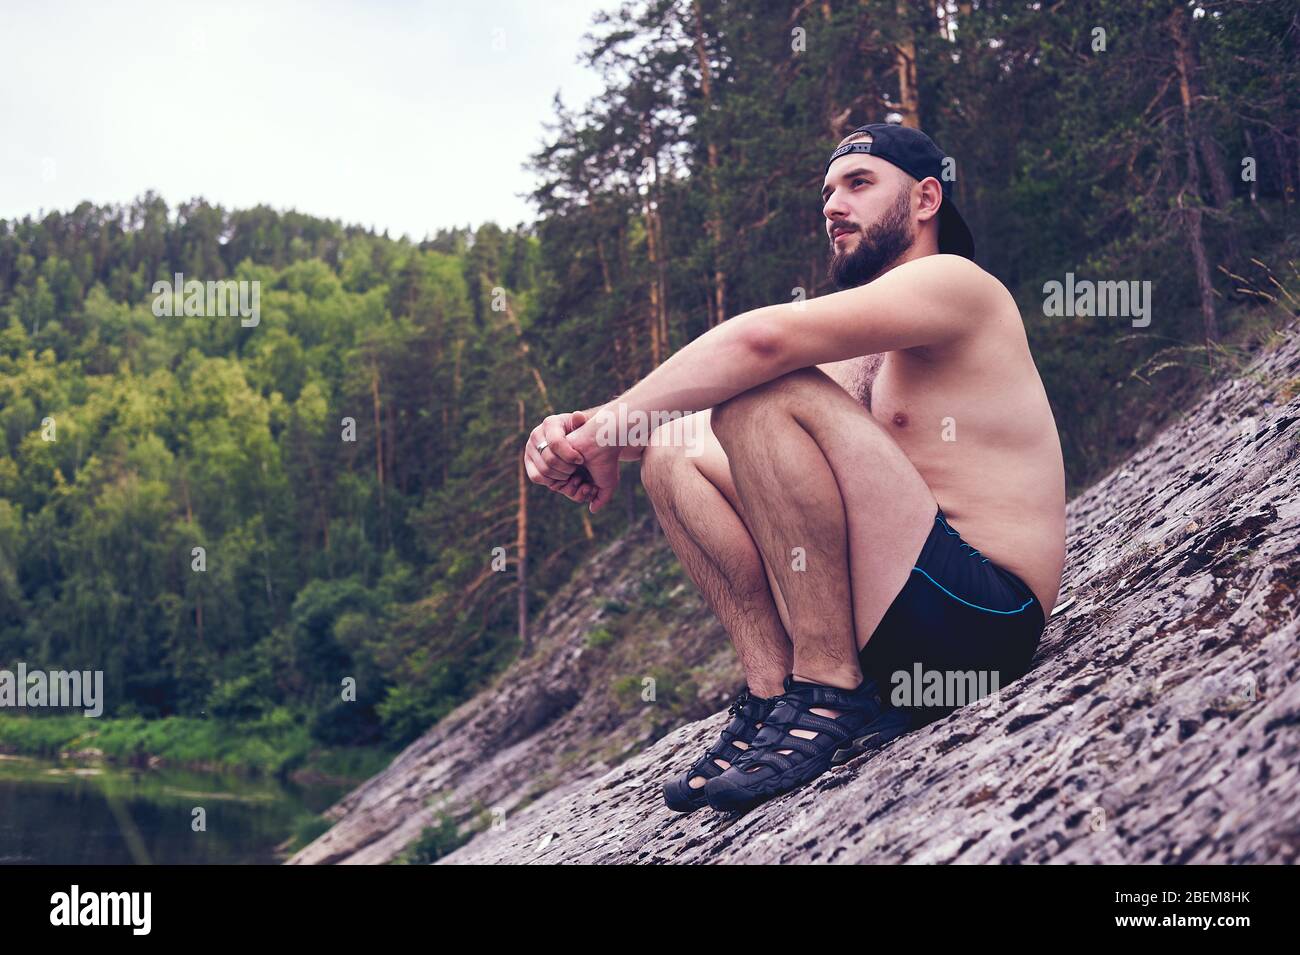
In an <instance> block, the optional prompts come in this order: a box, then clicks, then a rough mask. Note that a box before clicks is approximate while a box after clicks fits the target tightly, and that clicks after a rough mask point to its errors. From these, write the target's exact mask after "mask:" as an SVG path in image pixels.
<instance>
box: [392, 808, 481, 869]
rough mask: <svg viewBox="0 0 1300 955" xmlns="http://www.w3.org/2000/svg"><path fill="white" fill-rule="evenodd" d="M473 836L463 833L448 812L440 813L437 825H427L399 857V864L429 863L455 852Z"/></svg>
mask: <svg viewBox="0 0 1300 955" xmlns="http://www.w3.org/2000/svg"><path fill="white" fill-rule="evenodd" d="M472 836H473V833H472V832H467V833H465V834H463V835H462V834H461V832H460V826H459V825H457V823H456V820H455V819H453V818H452V817H451V816H449V815H447V814H446V813H439V814H438V823H437V825H435V826H425V827H424V829H423V830H421V832H420V836H419V838H418V839H416V840H415V841H414V842H413V843H411V845H410V846H408V847H407V848H406V850H405V851H404V852H403V853H402V854H401V855H400V856H399V857H398V860H397V861H398V864H399V865H429V864H431V863H433V862H437V861H438V860H439V859H441V858H442V857H443V856H446V855H450V854H451V853H453V852H455V851H456V850H457V849H459V848H460V847H461V846H463V845H464V844H465V843H466V842H468V841H469V840H470V838H471V837H472Z"/></svg>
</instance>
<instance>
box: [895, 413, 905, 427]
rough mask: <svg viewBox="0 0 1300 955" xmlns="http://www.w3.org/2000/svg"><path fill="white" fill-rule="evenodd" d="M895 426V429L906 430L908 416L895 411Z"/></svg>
mask: <svg viewBox="0 0 1300 955" xmlns="http://www.w3.org/2000/svg"><path fill="white" fill-rule="evenodd" d="M894 425H895V427H899V428H906V427H907V415H905V414H903V412H901V411H895V412H894Z"/></svg>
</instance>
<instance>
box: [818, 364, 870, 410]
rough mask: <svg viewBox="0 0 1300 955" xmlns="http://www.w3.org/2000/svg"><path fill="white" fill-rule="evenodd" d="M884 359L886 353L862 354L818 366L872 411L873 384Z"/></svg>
mask: <svg viewBox="0 0 1300 955" xmlns="http://www.w3.org/2000/svg"><path fill="white" fill-rule="evenodd" d="M884 361H885V356H884V355H862V356H861V357H859V358H849V359H846V360H844V361H836V362H831V363H829V364H826V365H819V366H818V367H819V368H821V370H822V371H824V372H826V374H827V375H829V376H830V377H831V378H832V379H833V380H834V381H835V383H836V384H838V385H839V386H840V387H841V388H843V389H844V390H845V391H847V392H848V393H849V394H850V395H852V396H853V398H854V400H855V401H858V402H861V404H862V406H863V407H864V408H866V409H867V410H868V411H870V410H871V390H872V385H873V384H874V383H875V380H876V376H877V375H878V374H879V373H880V368H881V365H883V364H884Z"/></svg>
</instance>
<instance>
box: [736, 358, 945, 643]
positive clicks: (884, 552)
mask: <svg viewBox="0 0 1300 955" xmlns="http://www.w3.org/2000/svg"><path fill="white" fill-rule="evenodd" d="M720 407H722V408H723V409H724V412H723V415H722V416H720V417H726V418H727V422H726V424H725V425H724V426H723V427H725V431H724V432H723V437H722V439H721V442H722V445H723V450H724V453H725V448H726V446H728V445H730V446H731V447H732V448H733V453H737V454H740V453H744V451H743V449H744V448H745V447H746V446H752V445H751V443H752V442H758V441H762V440H766V439H767V438H768V435H767V433H766V432H767V431H768V430H769V429H770V428H771V421H772V418H771V417H770V415H771V414H772V413H777V414H786V415H791V416H793V418H794V420H795V421H796V422H797V423H798V424H799V425H801V426H802V427H803V428H804V429H805V430H806V431H807V432H808V433H809V434H810V435H812V437H813V439H814V441H816V443H817V445H818V447H819V448H820V449H821V451H822V453H823V454H824V455H825V457H826V461H827V463H828V464H829V465H830V468H831V471H832V472H833V474H834V475H835V481H836V484H837V486H838V488H839V491H840V497H841V499H842V500H843V502H844V516H845V522H846V523H845V531H846V535H847V541H848V555H847V556H848V562H849V568H848V569H849V580H850V583H851V587H852V592H853V618H854V629H855V631H856V635H857V644H858V647H859V648H861V647H863V646H865V645H866V643H867V641H868V640H869V639H870V638H871V634H872V633H873V632H874V630H875V628H876V626H877V624H879V622H880V620H881V619H882V618H883V617H884V615H885V612H886V611H887V610H888V609H889V606H890V604H891V603H892V602H893V600H894V598H895V597H896V596H898V593H899V592H900V591H901V590H902V589H903V585H904V584H905V583H906V582H907V580H908V577H909V576H910V575H911V572H912V567H913V566H914V565H915V560H916V557H917V555H918V554H920V552H921V548H922V547H923V546H924V544H925V540H926V538H927V537H928V536H929V533H930V530H931V528H932V527H933V526H934V518H935V513H936V512H937V510H938V503H937V502H936V501H935V497H934V494H933V493H932V492H931V491H930V488H929V486H928V485H927V484H926V483H925V480H924V479H923V478H922V477H921V475H920V473H918V472H917V470H916V467H915V466H914V465H913V464H912V462H911V460H909V459H908V457H907V455H906V454H905V453H904V452H903V450H902V448H900V447H899V446H898V443H897V442H896V441H894V439H893V438H892V437H891V436H890V435H889V433H888V432H887V431H886V430H885V428H884V426H883V425H881V423H880V422H879V421H877V420H876V419H875V418H874V417H872V415H871V412H869V411H868V410H867V409H866V408H865V407H864V406H863V405H862V404H861V402H859V401H857V400H856V399H855V398H853V396H852V395H850V394H849V393H848V392H847V391H845V390H844V389H843V388H842V387H840V385H838V384H837V383H836V382H835V381H834V380H833V379H831V378H830V376H828V375H827V374H826V373H825V372H824V371H821V370H820V369H818V368H801V369H799V370H797V371H793V372H790V373H789V374H787V375H783V376H781V377H780V378H777V379H774V380H773V381H771V382H767V383H766V384H764V385H760V386H758V387H757V388H754V389H751V390H750V391H747V392H744V393H742V394H740V395H738V396H736V397H735V398H732V399H729V400H728V401H727V402H724V403H723V405H721V406H720ZM794 533H796V534H797V530H795V531H794ZM798 544H799V542H798V541H797V540H794V539H792V540H791V542H790V546H791V547H794V546H798ZM787 550H788V548H787Z"/></svg>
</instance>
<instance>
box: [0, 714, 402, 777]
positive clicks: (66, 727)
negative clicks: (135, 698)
mask: <svg viewBox="0 0 1300 955" xmlns="http://www.w3.org/2000/svg"><path fill="white" fill-rule="evenodd" d="M0 753H8V754H11V755H19V756H38V757H44V758H47V759H50V758H53V759H59V758H80V759H86V758H91V759H102V760H104V761H105V762H108V763H113V764H118V765H127V766H145V767H150V768H158V767H173V768H183V769H192V770H198V771H207V772H235V773H241V774H246V775H253V776H262V775H265V776H273V777H276V778H280V779H286V780H291V781H293V782H296V783H303V784H310V783H338V784H353V783H356V782H360V781H364V780H365V779H368V778H370V777H371V776H373V775H374V774H376V773H378V772H379V771H380V770H382V769H383V768H384V767H385V766H387V765H388V764H389V762H391V761H392V758H393V756H394V755H395V753H394V751H390V750H383V749H377V748H359V747H335V748H331V747H326V746H322V745H321V744H320V743H318V742H317V741H315V740H313V739H312V738H311V735H310V734H309V732H308V729H307V726H306V723H305V718H303V717H300V716H298V715H296V714H294V713H292V712H291V711H289V710H285V709H280V710H276V711H274V712H272V713H270V714H268V715H267V716H266V717H265V718H263V719H260V720H256V721H252V722H232V721H227V720H218V719H199V718H195V717H183V716H174V717H167V718H164V719H159V720H146V719H141V718H134V717H128V718H118V719H88V718H87V717H84V716H80V715H66V716H65V715H58V716H42V717H31V716H16V715H13V714H12V713H0Z"/></svg>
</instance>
